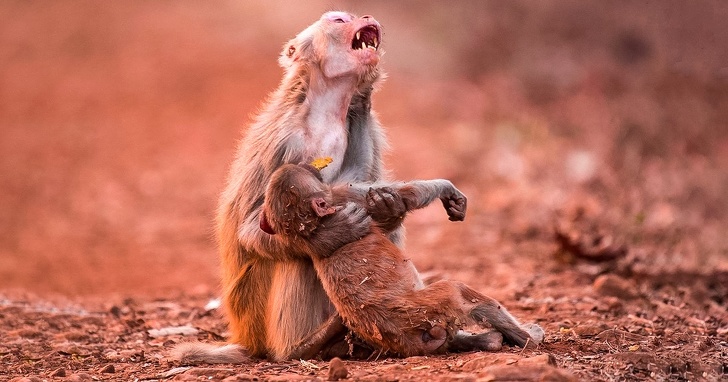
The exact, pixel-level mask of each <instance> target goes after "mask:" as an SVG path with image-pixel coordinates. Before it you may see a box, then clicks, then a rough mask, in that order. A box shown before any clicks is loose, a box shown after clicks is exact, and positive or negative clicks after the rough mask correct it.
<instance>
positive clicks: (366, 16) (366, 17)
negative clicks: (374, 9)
mask: <svg viewBox="0 0 728 382" xmlns="http://www.w3.org/2000/svg"><path fill="white" fill-rule="evenodd" d="M361 18H362V19H371V18H372V16H369V15H364V16H362V17H361Z"/></svg>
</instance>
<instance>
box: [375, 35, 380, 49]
mask: <svg viewBox="0 0 728 382" xmlns="http://www.w3.org/2000/svg"><path fill="white" fill-rule="evenodd" d="M377 46H379V40H377V38H376V37H374V47H375V48H376V47H377Z"/></svg>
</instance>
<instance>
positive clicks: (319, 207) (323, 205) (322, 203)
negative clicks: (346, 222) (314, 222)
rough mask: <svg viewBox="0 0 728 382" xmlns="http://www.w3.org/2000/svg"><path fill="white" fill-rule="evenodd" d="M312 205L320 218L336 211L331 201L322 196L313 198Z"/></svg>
mask: <svg viewBox="0 0 728 382" xmlns="http://www.w3.org/2000/svg"><path fill="white" fill-rule="evenodd" d="M311 207H313V210H314V212H316V215H318V217H320V218H322V217H324V216H326V215H331V214H333V213H334V212H336V208H334V207H331V206H330V205H329V203H327V202H326V199H324V198H322V197H316V198H312V199H311Z"/></svg>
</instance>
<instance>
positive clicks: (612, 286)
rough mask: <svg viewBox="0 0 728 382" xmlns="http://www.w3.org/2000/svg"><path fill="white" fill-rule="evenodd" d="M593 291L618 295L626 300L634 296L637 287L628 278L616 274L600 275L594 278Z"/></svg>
mask: <svg viewBox="0 0 728 382" xmlns="http://www.w3.org/2000/svg"><path fill="white" fill-rule="evenodd" d="M592 287H593V288H594V291H595V292H597V293H598V294H600V295H602V296H612V297H618V298H622V299H626V300H631V299H634V298H636V297H637V296H638V295H637V287H636V286H635V285H634V283H633V282H631V281H630V280H625V279H623V278H621V277H619V276H616V275H601V276H599V277H597V279H596V280H594V284H593V285H592Z"/></svg>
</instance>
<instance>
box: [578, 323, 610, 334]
mask: <svg viewBox="0 0 728 382" xmlns="http://www.w3.org/2000/svg"><path fill="white" fill-rule="evenodd" d="M607 329H609V326H607V325H606V324H603V323H594V322H585V323H583V324H579V325H577V326H576V327H574V328H573V329H572V331H573V332H574V333H576V335H578V336H579V337H594V336H596V335H597V334H599V333H601V332H603V331H605V330H607Z"/></svg>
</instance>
